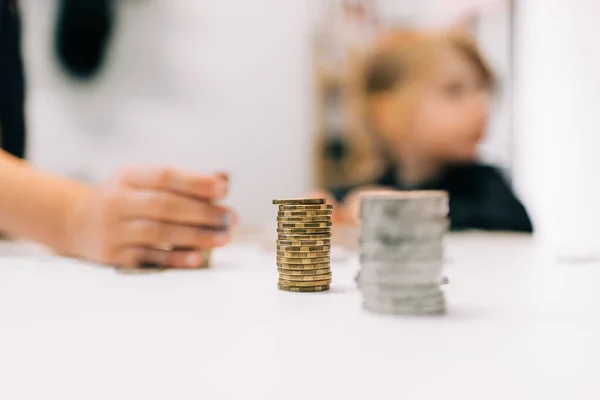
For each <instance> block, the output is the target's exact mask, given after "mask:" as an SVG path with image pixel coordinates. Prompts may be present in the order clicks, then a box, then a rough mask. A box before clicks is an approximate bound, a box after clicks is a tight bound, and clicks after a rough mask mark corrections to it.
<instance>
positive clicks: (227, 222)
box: [221, 213, 231, 229]
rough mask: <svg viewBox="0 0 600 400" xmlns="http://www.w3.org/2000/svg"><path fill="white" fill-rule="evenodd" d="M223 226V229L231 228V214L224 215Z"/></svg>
mask: <svg viewBox="0 0 600 400" xmlns="http://www.w3.org/2000/svg"><path fill="white" fill-rule="evenodd" d="M221 226H223V229H229V227H230V226H231V215H230V214H229V213H226V214H225V215H223V219H222V221H221Z"/></svg>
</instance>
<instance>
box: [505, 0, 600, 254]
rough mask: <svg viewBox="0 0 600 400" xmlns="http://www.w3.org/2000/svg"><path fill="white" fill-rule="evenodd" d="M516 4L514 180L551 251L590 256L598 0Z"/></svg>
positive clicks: (599, 53)
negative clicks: (596, 0)
mask: <svg viewBox="0 0 600 400" xmlns="http://www.w3.org/2000/svg"><path fill="white" fill-rule="evenodd" d="M517 3H518V9H517V13H518V20H517V27H518V31H517V37H518V47H517V60H518V64H517V71H516V72H517V73H516V79H517V85H516V88H517V89H518V92H517V104H516V111H517V120H516V122H517V131H516V135H515V139H516V140H517V142H516V148H515V150H516V158H515V178H516V179H515V183H516V185H517V188H518V189H519V192H520V193H522V195H523V198H524V199H525V200H526V202H527V204H528V205H529V208H530V210H531V211H532V213H534V217H535V223H536V225H537V227H538V230H539V234H540V237H541V238H542V239H543V240H544V241H546V242H547V243H548V244H549V245H551V246H552V248H553V249H554V250H555V252H556V253H558V254H566V255H573V256H575V255H579V256H587V255H596V256H597V255H598V254H599V251H598V248H599V247H598V245H600V235H598V233H597V227H598V226H599V225H600V207H599V205H600V190H599V189H600V185H599V182H600V157H599V151H598V150H599V148H600V132H599V130H600V129H599V124H598V115H599V110H600V77H599V71H600V46H599V45H598V37H599V35H600V25H599V21H600V3H599V2H594V1H588V0H572V1H568V2H566V1H563V0H528V1H519V2H517Z"/></svg>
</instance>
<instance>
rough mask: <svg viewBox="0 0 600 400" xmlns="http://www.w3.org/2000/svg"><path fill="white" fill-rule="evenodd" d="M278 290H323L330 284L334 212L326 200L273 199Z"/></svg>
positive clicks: (327, 288)
mask: <svg viewBox="0 0 600 400" xmlns="http://www.w3.org/2000/svg"><path fill="white" fill-rule="evenodd" d="M273 204H277V205H279V212H278V213H277V270H278V271H279V280H278V282H277V287H278V288H279V290H284V291H287V292H322V291H325V290H329V286H330V284H331V268H330V265H329V262H330V253H329V251H330V249H331V212H332V209H333V207H332V206H331V205H329V204H325V199H282V200H273Z"/></svg>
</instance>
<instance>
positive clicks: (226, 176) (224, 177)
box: [218, 172, 229, 182]
mask: <svg viewBox="0 0 600 400" xmlns="http://www.w3.org/2000/svg"><path fill="white" fill-rule="evenodd" d="M218 175H219V177H221V178H223V179H224V180H225V181H226V182H229V173H227V172H219V173H218Z"/></svg>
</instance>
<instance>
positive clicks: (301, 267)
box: [277, 262, 329, 271]
mask: <svg viewBox="0 0 600 400" xmlns="http://www.w3.org/2000/svg"><path fill="white" fill-rule="evenodd" d="M277 267H279V268H281V269H287V270H292V271H314V270H317V269H325V268H329V263H328V262H325V263H319V264H289V263H285V262H277Z"/></svg>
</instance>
